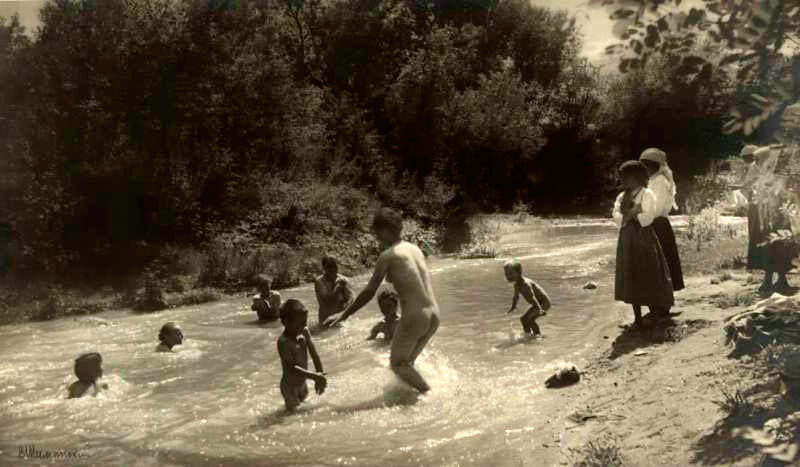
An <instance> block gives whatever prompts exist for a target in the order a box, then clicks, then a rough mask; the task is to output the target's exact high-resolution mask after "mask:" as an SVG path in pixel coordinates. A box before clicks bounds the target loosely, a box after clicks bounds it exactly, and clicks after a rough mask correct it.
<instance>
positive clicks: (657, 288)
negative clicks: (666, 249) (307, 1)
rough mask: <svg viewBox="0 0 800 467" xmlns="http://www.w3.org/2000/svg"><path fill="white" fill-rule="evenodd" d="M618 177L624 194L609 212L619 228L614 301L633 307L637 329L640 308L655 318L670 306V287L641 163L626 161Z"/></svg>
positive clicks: (671, 303)
mask: <svg viewBox="0 0 800 467" xmlns="http://www.w3.org/2000/svg"><path fill="white" fill-rule="evenodd" d="M620 175H621V176H622V183H623V185H624V187H625V191H623V192H622V193H620V195H619V196H618V197H617V200H616V202H615V203H614V211H613V212H612V217H613V218H614V221H615V222H616V223H617V225H618V226H619V227H620V231H619V240H618V241H617V268H616V277H615V279H616V280H615V283H614V299H615V300H617V301H621V302H625V303H628V304H630V305H633V314H634V322H633V325H634V326H636V327H638V326H641V325H642V306H647V307H648V308H649V309H650V312H651V313H653V314H655V315H660V314H663V309H665V308H666V309H669V308H670V307H672V305H673V303H674V298H673V294H672V292H673V286H672V280H671V277H670V271H669V267H668V266H667V260H666V259H665V258H664V253H663V251H662V250H661V245H660V244H659V242H658V238H657V237H656V233H655V232H654V231H653V227H652V225H651V224H652V223H653V219H654V218H655V217H656V215H657V213H656V197H655V195H654V194H653V192H652V191H651V190H650V189H648V188H647V183H648V179H649V176H648V173H647V168H645V166H644V165H643V164H642V163H641V162H638V161H628V162H625V163H624V164H622V166H620Z"/></svg>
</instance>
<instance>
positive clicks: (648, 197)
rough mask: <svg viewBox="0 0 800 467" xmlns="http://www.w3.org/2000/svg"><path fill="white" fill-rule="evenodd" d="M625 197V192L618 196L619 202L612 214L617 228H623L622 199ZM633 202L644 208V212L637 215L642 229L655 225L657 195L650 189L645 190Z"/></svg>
mask: <svg viewBox="0 0 800 467" xmlns="http://www.w3.org/2000/svg"><path fill="white" fill-rule="evenodd" d="M623 196H625V192H624V191H623V192H622V193H620V194H619V196H617V200H616V201H615V202H614V211H612V213H611V217H613V218H614V222H615V223H616V224H617V227H622V208H621V206H622V197H623ZM633 202H634V203H635V204H640V205H641V206H642V212H641V213H639V214H637V215H636V218H637V219H639V224H641V226H642V227H647V226H648V225H650V224H652V223H653V219H655V218H656V217H657V216H656V195H655V194H654V193H653V191H652V190H650V189H649V188H643V189H642V190H641V191H640V192H639V194H638V195H636V198H634V200H633Z"/></svg>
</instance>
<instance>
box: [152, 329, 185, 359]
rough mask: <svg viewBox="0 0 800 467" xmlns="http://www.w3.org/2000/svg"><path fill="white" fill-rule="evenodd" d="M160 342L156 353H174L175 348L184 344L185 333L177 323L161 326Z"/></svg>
mask: <svg viewBox="0 0 800 467" xmlns="http://www.w3.org/2000/svg"><path fill="white" fill-rule="evenodd" d="M158 340H159V341H161V343H160V344H158V346H157V347H156V352H172V348H173V347H175V346H176V345H181V344H183V331H181V328H179V327H178V325H176V324H175V323H171V322H170V323H167V324H165V325H163V326H161V331H159V333H158Z"/></svg>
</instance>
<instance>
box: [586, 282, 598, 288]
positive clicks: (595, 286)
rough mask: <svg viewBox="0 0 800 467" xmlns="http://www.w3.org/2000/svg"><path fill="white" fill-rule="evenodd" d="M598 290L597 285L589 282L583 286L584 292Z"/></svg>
mask: <svg viewBox="0 0 800 467" xmlns="http://www.w3.org/2000/svg"><path fill="white" fill-rule="evenodd" d="M596 288H597V284H596V283H594V282H587V283H586V284H584V286H583V290H594V289H596Z"/></svg>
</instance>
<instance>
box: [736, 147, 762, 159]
mask: <svg viewBox="0 0 800 467" xmlns="http://www.w3.org/2000/svg"><path fill="white" fill-rule="evenodd" d="M756 151H758V146H756V145H754V144H748V145H747V146H745V147H743V148H742V152H740V153H739V155H740V156H741V157H745V156H752V155H753V154H754V153H755V152H756Z"/></svg>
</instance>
